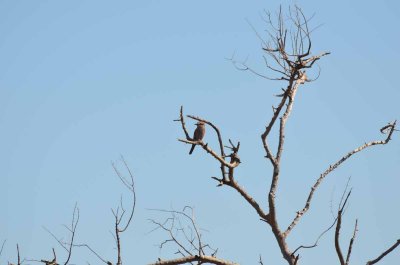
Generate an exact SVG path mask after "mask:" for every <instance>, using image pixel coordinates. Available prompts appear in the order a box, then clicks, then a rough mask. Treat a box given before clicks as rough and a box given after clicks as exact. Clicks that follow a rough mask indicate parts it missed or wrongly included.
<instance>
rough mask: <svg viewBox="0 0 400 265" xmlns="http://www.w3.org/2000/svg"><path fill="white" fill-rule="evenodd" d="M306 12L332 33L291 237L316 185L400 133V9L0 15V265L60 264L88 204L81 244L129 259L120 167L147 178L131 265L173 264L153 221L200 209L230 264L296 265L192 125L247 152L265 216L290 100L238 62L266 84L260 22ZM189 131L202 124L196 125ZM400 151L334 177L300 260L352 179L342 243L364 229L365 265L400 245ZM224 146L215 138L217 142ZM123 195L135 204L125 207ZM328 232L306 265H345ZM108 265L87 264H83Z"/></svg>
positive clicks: (306, 119)
mask: <svg viewBox="0 0 400 265" xmlns="http://www.w3.org/2000/svg"><path fill="white" fill-rule="evenodd" d="M280 3H282V4H283V6H284V7H287V5H288V4H293V3H297V4H299V5H300V6H301V7H302V8H303V9H304V11H305V13H306V14H309V15H311V14H313V13H314V12H316V16H315V18H314V19H313V21H312V23H314V24H313V25H315V26H317V25H319V24H323V25H322V27H320V28H319V29H318V30H317V31H316V32H315V34H314V35H313V41H314V42H313V44H314V46H313V48H314V51H315V52H320V51H331V52H332V54H331V55H330V56H328V57H325V58H323V59H322V60H321V61H320V66H321V68H322V73H321V77H320V79H319V80H318V81H317V82H314V83H312V84H307V85H305V86H304V87H302V88H301V89H300V91H299V95H298V98H297V102H296V104H295V107H294V112H293V115H292V116H291V119H290V120H289V123H288V129H287V146H286V148H285V154H284V160H283V171H282V181H281V186H280V187H279V191H278V195H277V201H278V207H279V212H278V216H279V220H280V222H281V224H282V226H286V225H287V224H288V223H289V221H290V220H291V218H292V217H293V215H294V213H295V211H296V210H298V209H299V208H300V207H302V206H303V204H304V201H305V199H306V193H307V192H308V191H309V187H310V185H311V184H312V183H313V181H314V180H315V179H316V178H317V176H318V175H319V173H321V172H322V171H323V170H324V169H325V168H326V167H327V166H328V165H329V163H332V162H334V161H336V160H337V159H338V158H340V157H341V156H342V155H343V154H344V153H346V152H348V151H349V150H351V149H353V148H355V147H356V146H358V145H360V144H362V143H364V142H365V141H369V140H375V139H381V138H382V135H381V134H380V133H379V128H381V127H382V126H383V125H385V124H386V123H387V122H388V121H392V120H394V119H400V108H399V105H398V101H399V98H400V92H399V88H398V80H397V77H398V75H399V73H398V71H397V70H398V69H399V60H400V52H399V47H400V30H399V27H398V26H399V25H400V16H399V13H400V2H399V1H396V0H387V1H383V0H382V1H359V0H357V1H344V0H337V1H297V2H293V1H282V2H281V1H275V0H274V1H259V0H257V1H255V0H251V1H225V0H223V1H208V0H203V1H187V0H186V1H175V0H173V1H150V0H147V1H98V0H96V1H75V0H71V1H51V0H47V1H45V0H34V1H19V0H1V1H0V180H1V185H0V201H1V204H0V212H1V215H0V241H2V240H3V239H7V243H6V246H5V249H4V252H3V255H2V256H1V257H0V263H2V264H5V263H6V262H7V261H8V260H10V261H15V258H16V255H15V252H16V251H15V244H16V243H19V244H20V249H21V255H22V257H26V258H28V259H41V258H51V256H52V253H51V248H52V247H56V249H57V253H59V254H58V255H59V258H60V259H62V258H63V255H64V254H65V253H63V250H62V249H61V248H60V247H59V246H58V245H57V243H56V241H55V240H54V239H52V238H51V236H50V235H49V234H48V233H47V232H46V231H45V230H44V229H43V227H46V228H48V229H49V230H51V231H52V232H54V233H55V234H56V235H58V236H60V237H66V235H67V233H66V232H67V231H66V230H65V229H64V228H63V227H62V224H67V223H69V222H70V219H71V214H72V210H73V207H74V204H75V202H78V205H79V208H80V210H81V219H80V223H79V225H78V234H77V239H76V240H77V242H84V243H88V244H90V245H91V246H92V247H93V248H94V249H96V250H97V251H98V252H99V253H101V254H102V255H103V256H104V257H105V258H106V259H113V260H114V257H115V249H114V242H113V238H112V236H111V235H110V233H109V230H112V226H113V217H112V215H111V211H110V208H111V207H114V206H115V205H116V204H118V202H119V198H120V194H121V193H124V192H125V190H124V188H123V186H122V185H121V183H120V182H119V180H118V179H117V178H116V176H115V174H114V173H113V169H112V167H111V161H117V163H118V159H119V156H120V154H122V155H124V157H125V159H126V160H127V162H128V164H129V165H130V167H131V169H132V170H133V172H134V175H135V181H136V186H137V196H138V201H137V202H138V204H137V212H136V215H135V217H134V221H133V223H132V226H131V227H130V229H129V231H128V232H127V233H126V234H123V238H122V240H123V256H124V261H125V264H147V263H149V262H151V261H155V260H156V259H157V258H158V257H162V258H168V257H173V255H172V254H173V252H174V250H175V249H165V250H162V251H160V250H159V249H158V247H157V246H156V245H157V244H158V243H160V242H161V241H162V240H163V239H164V238H165V236H166V235H165V234H163V233H161V232H153V233H150V234H149V233H148V232H149V231H150V230H152V228H154V227H153V225H152V224H151V223H149V221H148V218H155V219H159V220H161V219H162V218H165V216H163V215H162V214H158V213H154V212H151V211H148V210H146V209H148V208H163V209H171V208H174V209H180V208H182V207H183V206H184V205H191V206H194V207H195V210H196V215H197V221H198V223H199V225H200V226H201V227H202V228H204V229H207V231H209V232H207V233H205V237H206V238H205V239H206V240H207V241H208V242H209V243H210V244H211V245H213V246H214V247H218V248H219V255H220V256H221V257H222V258H226V259H230V260H234V261H237V262H240V263H241V264H257V261H258V257H259V255H260V254H261V255H262V256H263V257H264V260H265V263H266V264H276V265H278V264H285V263H284V261H283V259H282V258H281V255H280V253H279V251H278V248H277V246H276V243H275V241H274V239H273V236H272V233H271V232H270V229H269V228H268V227H267V226H266V225H265V224H264V223H263V222H261V221H259V218H258V217H257V215H256V214H255V212H254V211H253V209H250V208H249V207H248V205H247V204H246V203H245V202H244V201H243V200H242V198H240V196H239V195H238V194H237V193H236V192H234V191H233V190H230V189H228V188H216V187H215V182H214V181H213V180H211V178H210V177H211V176H214V175H217V174H219V167H218V165H217V163H216V162H215V161H214V160H212V159H211V158H210V157H209V156H207V155H206V154H205V153H204V152H202V150H200V149H196V150H195V152H194V154H193V155H192V156H189V155H188V151H189V146H187V145H184V144H182V143H179V142H177V140H176V139H177V138H178V137H182V135H183V134H182V132H181V129H180V127H179V124H177V123H174V122H173V119H176V118H177V117H178V111H179V107H180V106H181V105H184V106H185V110H186V112H187V113H188V114H195V115H199V116H202V117H204V118H207V119H209V120H211V121H213V122H215V123H216V124H217V125H218V126H219V127H220V128H221V130H222V133H223V135H224V136H225V139H228V138H231V139H233V140H240V141H241V144H242V145H241V152H240V154H241V159H242V162H243V163H242V165H241V166H240V167H239V169H238V171H237V178H238V181H239V182H240V183H241V184H242V185H243V186H245V187H246V189H247V190H248V191H249V193H251V194H252V195H254V197H255V198H256V199H258V200H259V201H260V202H262V203H263V206H264V207H266V205H265V202H266V191H267V187H268V183H269V181H270V172H271V168H270V166H269V164H268V162H266V161H265V159H264V158H263V155H264V153H263V149H262V146H261V141H260V134H261V132H262V130H263V128H264V126H265V124H266V121H267V120H268V119H269V117H270V115H271V105H272V104H273V103H274V102H276V98H274V97H273V96H272V95H273V94H276V93H278V91H279V90H280V88H281V87H282V86H283V85H284V84H283V83H277V82H272V81H267V80H264V79H261V78H258V77H256V76H254V75H252V74H250V73H247V72H240V71H237V70H236V69H235V68H234V67H233V66H232V64H231V63H230V62H229V61H227V60H226V58H227V57H230V56H231V55H232V54H233V53H235V54H236V56H237V58H238V59H245V58H247V57H248V58H249V59H248V62H249V63H250V64H252V65H254V66H255V67H256V68H257V69H260V71H263V70H264V69H263V68H262V62H261V55H262V53H261V50H260V42H259V40H258V39H257V37H256V35H255V34H254V32H253V31H252V29H251V28H250V26H249V24H248V23H247V22H246V19H247V20H249V21H250V22H251V24H252V25H253V26H254V27H255V28H256V29H257V30H258V31H259V32H260V33H261V34H263V33H264V32H263V29H264V24H263V21H262V19H261V18H260V14H261V13H262V11H263V9H266V10H271V11H275V10H277V8H278V7H279V4H280ZM188 126H189V128H190V129H191V130H193V128H194V125H193V123H191V122H189V121H188ZM399 137H400V135H399V134H398V133H397V134H396V135H394V137H393V138H394V139H393V141H392V142H391V143H390V144H389V145H387V146H385V147H381V146H379V147H376V148H371V149H369V150H367V151H366V152H364V153H362V154H359V155H357V156H356V157H354V158H351V159H350V161H348V163H347V164H346V165H344V166H343V167H341V168H340V169H338V170H337V171H335V172H334V173H333V174H331V175H329V177H328V178H327V179H326V181H325V182H324V183H323V185H322V186H321V189H320V190H319V191H318V192H317V193H316V197H315V202H316V204H315V205H313V206H312V208H311V210H310V211H309V214H308V215H307V216H305V217H304V218H303V219H302V221H301V223H300V224H299V225H298V227H296V229H295V231H294V232H293V233H292V235H291V237H290V239H289V244H290V246H291V247H292V248H295V247H297V246H298V245H299V244H308V243H310V242H313V241H314V239H315V238H316V236H317V235H318V234H319V232H320V231H322V230H323V229H324V228H326V226H327V225H329V224H330V222H331V220H332V216H331V213H330V201H331V199H332V198H333V205H334V206H336V205H337V202H338V199H339V198H340V195H341V192H342V190H343V187H344V186H345V184H346V181H347V179H348V177H349V176H351V177H352V179H351V186H352V187H354V190H353V194H352V197H351V202H350V204H349V210H348V211H347V213H346V215H345V220H344V224H343V226H344V228H343V232H342V238H344V240H346V241H345V242H344V243H343V244H344V246H347V242H348V241H347V239H348V238H350V236H351V230H352V227H353V223H354V220H355V218H359V236H358V238H357V241H356V243H355V247H354V256H353V257H352V259H353V261H354V262H355V263H358V264H363V262H365V261H366V260H368V259H370V258H373V257H374V256H376V255H377V254H378V253H380V252H381V250H383V249H384V248H386V247H388V246H389V245H391V244H393V243H394V242H395V240H397V239H398V238H399V237H400V228H399V226H398V221H399V219H400V211H399V205H398V204H399V202H400V193H399V186H400V139H399ZM205 140H206V141H207V142H210V144H213V143H215V141H214V139H213V135H212V134H207V137H206V139H205ZM124 194H125V199H126V200H127V199H128V198H129V197H127V195H128V194H126V193H124ZM332 234H333V233H332V232H331V233H330V234H329V235H328V236H326V237H325V238H324V239H323V240H322V241H321V243H320V247H319V248H318V249H312V250H305V251H303V252H302V253H301V255H302V258H303V262H307V264H322V263H321V262H322V261H326V260H330V262H329V263H324V264H330V263H332V264H333V263H334V262H337V258H336V256H335V254H334V244H333V237H332ZM399 259H400V254H399V251H397V252H396V253H393V254H392V255H391V256H389V257H387V258H386V260H385V261H383V262H381V263H380V264H395V261H396V260H397V261H398V260H399ZM86 261H89V262H91V264H99V261H98V260H97V259H96V257H94V256H93V255H91V254H90V253H88V252H86V251H84V250H83V249H80V250H77V251H76V253H75V254H74V257H73V260H72V262H73V263H74V264H86Z"/></svg>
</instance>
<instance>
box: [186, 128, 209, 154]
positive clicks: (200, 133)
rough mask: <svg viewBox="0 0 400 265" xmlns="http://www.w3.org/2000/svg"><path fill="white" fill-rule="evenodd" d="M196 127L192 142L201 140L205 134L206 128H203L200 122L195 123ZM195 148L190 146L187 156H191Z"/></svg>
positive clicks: (193, 145)
mask: <svg viewBox="0 0 400 265" xmlns="http://www.w3.org/2000/svg"><path fill="white" fill-rule="evenodd" d="M196 125H197V128H196V130H194V134H193V141H201V140H203V138H204V135H205V134H206V126H205V124H204V122H201V121H199V122H198V123H196ZM195 147H196V145H195V144H192V148H190V152H189V155H191V154H192V153H193V150H194V148H195Z"/></svg>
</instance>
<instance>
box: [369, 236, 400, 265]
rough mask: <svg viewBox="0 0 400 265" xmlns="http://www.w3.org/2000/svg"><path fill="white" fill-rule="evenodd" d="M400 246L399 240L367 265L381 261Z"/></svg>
mask: <svg viewBox="0 0 400 265" xmlns="http://www.w3.org/2000/svg"><path fill="white" fill-rule="evenodd" d="M399 245H400V239H398V240H397V241H396V243H394V244H393V245H392V246H391V247H390V248H388V249H387V250H385V251H384V252H383V253H382V254H381V255H379V256H378V257H377V258H376V259H373V260H370V261H368V262H367V265H373V264H375V263H378V262H379V261H380V260H381V259H383V258H384V257H385V256H386V255H388V254H389V253H390V252H392V251H393V250H395V248H397V247H398V246H399Z"/></svg>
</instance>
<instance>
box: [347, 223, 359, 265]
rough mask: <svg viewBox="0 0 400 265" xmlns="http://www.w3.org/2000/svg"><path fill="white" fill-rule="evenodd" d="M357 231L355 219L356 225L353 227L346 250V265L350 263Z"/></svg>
mask: <svg viewBox="0 0 400 265" xmlns="http://www.w3.org/2000/svg"><path fill="white" fill-rule="evenodd" d="M357 231H358V220H357V219H356V224H355V225H354V230H353V236H352V237H351V239H350V244H349V249H348V250H347V257H346V265H348V264H349V262H350V256H351V251H352V250H353V244H354V240H355V239H356V235H357Z"/></svg>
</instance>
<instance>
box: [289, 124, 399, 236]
mask: <svg viewBox="0 0 400 265" xmlns="http://www.w3.org/2000/svg"><path fill="white" fill-rule="evenodd" d="M395 128H396V121H394V122H392V123H391V124H390V130H389V131H388V134H387V137H386V139H385V140H381V141H372V142H369V143H365V144H363V145H361V146H359V147H357V148H356V149H354V150H352V151H350V152H349V153H347V154H346V155H345V156H343V157H342V158H341V159H339V160H338V161H337V162H336V163H334V164H333V165H330V166H329V167H328V168H327V169H326V170H325V171H324V172H323V173H322V174H321V175H320V177H319V178H318V179H317V181H316V182H315V184H314V185H313V186H312V188H311V191H310V193H309V195H308V198H307V200H306V204H305V206H304V207H303V209H301V210H300V211H298V212H297V213H296V216H295V218H294V219H293V221H292V223H291V224H290V225H289V226H288V228H287V229H286V231H285V232H284V234H285V236H287V235H288V234H289V233H290V231H291V230H292V229H293V228H294V227H295V226H296V224H297V223H298V222H299V220H300V218H301V217H302V216H303V215H304V214H305V213H306V212H307V211H308V210H309V208H310V205H311V201H312V198H313V196H314V192H315V191H316V190H317V189H318V187H319V185H320V184H321V183H322V181H323V180H324V179H325V177H326V176H327V175H328V174H329V173H331V172H332V171H334V170H335V169H336V168H337V167H339V166H340V165H341V164H342V163H343V162H345V161H346V160H347V159H349V158H350V157H351V156H353V155H354V154H356V153H358V152H360V151H362V150H364V149H366V148H368V147H371V146H375V145H385V144H387V143H388V142H389V141H390V140H391V136H392V134H393V132H394V130H395Z"/></svg>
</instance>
